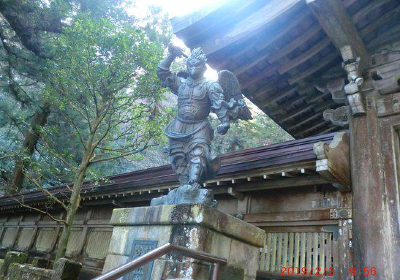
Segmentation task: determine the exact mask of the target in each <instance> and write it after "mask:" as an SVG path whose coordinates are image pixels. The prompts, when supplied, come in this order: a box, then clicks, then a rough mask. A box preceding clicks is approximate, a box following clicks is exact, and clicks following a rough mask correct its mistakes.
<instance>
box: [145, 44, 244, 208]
mask: <svg viewBox="0 0 400 280" xmlns="http://www.w3.org/2000/svg"><path fill="white" fill-rule="evenodd" d="M180 56H185V55H184V53H183V51H182V49H180V48H178V47H175V46H173V45H171V44H170V45H169V46H168V55H167V56H166V57H165V58H164V59H163V60H162V61H161V62H160V64H159V65H158V69H157V75H158V77H159V78H160V79H161V81H162V82H163V85H164V86H165V87H169V88H170V89H171V90H172V92H173V93H175V94H176V95H177V96H178V113H177V116H176V117H175V119H174V120H173V121H172V122H171V123H170V124H169V125H168V126H167V128H166V129H165V134H166V135H167V136H168V138H169V160H170V162H171V165H172V168H173V170H174V171H175V172H176V173H177V175H178V178H179V182H180V186H179V188H177V189H174V190H172V191H171V192H170V193H169V194H168V195H167V196H164V197H160V198H156V199H153V200H152V205H158V204H182V203H203V204H208V205H211V206H214V205H215V204H216V202H215V200H214V199H213V195H212V191H211V190H207V189H201V186H202V185H203V183H204V182H205V181H206V180H208V179H211V178H212V177H214V176H215V175H216V174H217V172H218V170H219V167H220V161H219V159H218V158H216V157H214V156H212V155H211V141H212V139H213V137H214V130H213V129H212V127H211V125H210V122H209V121H208V116H209V114H210V112H211V111H212V112H214V113H215V114H216V115H217V116H218V118H219V120H220V122H221V124H220V125H219V126H218V127H217V132H218V133H220V134H225V133H226V132H227V131H228V129H229V128H230V122H231V121H233V120H237V119H243V120H248V119H250V118H251V114H250V111H249V109H248V108H247V106H246V104H245V102H244V100H243V96H242V94H241V92H240V86H239V82H238V80H237V79H236V77H235V76H234V75H233V74H232V73H231V72H229V71H221V72H219V75H218V81H211V80H209V79H207V78H205V77H204V73H205V71H206V70H207V65H206V62H207V57H206V56H205V54H204V53H203V51H202V50H201V49H200V48H197V49H194V50H192V52H191V55H190V57H187V60H186V72H185V73H186V75H183V76H180V75H177V74H176V73H173V72H171V71H170V67H171V64H172V62H173V61H174V60H175V58H177V57H180Z"/></svg>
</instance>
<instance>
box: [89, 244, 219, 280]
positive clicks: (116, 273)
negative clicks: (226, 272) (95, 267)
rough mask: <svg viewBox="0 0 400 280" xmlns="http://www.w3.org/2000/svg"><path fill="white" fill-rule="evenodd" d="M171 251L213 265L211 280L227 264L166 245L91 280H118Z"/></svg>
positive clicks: (177, 246) (201, 254)
mask: <svg viewBox="0 0 400 280" xmlns="http://www.w3.org/2000/svg"><path fill="white" fill-rule="evenodd" d="M171 251H177V252H181V253H182V254H183V255H184V256H186V257H189V258H192V259H197V260H201V261H206V262H209V263H214V269H213V274H212V280H218V277H219V269H220V265H221V264H226V263H227V260H226V259H224V258H219V257H216V256H213V255H211V254H208V253H205V252H201V251H196V250H193V249H188V248H185V247H182V246H179V245H175V244H171V243H167V244H165V245H163V246H160V247H158V248H156V249H154V250H152V251H150V252H148V253H147V254H144V255H143V256H140V257H139V258H137V259H134V260H133V261H130V262H128V263H126V264H124V265H121V266H120V267H117V268H115V269H113V270H110V271H108V272H106V273H105V274H102V275H100V276H98V277H96V278H93V279H92V280H113V279H118V278H119V277H121V276H124V275H125V274H127V273H129V272H131V271H132V270H135V269H136V268H138V267H140V266H142V265H145V264H147V263H148V262H150V261H152V260H154V259H155V258H158V257H161V256H163V255H165V254H168V253H169V252H171Z"/></svg>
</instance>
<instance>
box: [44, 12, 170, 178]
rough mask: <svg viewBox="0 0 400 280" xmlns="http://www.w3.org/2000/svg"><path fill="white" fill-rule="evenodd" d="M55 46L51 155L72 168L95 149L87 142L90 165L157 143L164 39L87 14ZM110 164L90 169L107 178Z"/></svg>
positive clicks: (49, 93)
mask: <svg viewBox="0 0 400 280" xmlns="http://www.w3.org/2000/svg"><path fill="white" fill-rule="evenodd" d="M55 43H56V46H57V52H56V54H55V57H54V58H53V59H52V60H50V61H49V63H48V70H49V72H51V73H52V78H51V79H50V82H49V83H48V85H47V87H46V100H47V102H49V103H50V104H52V107H53V111H54V113H55V115H56V116H57V120H54V119H53V120H52V121H51V122H50V123H51V125H49V126H47V127H46V128H45V131H44V137H43V140H42V142H43V143H44V144H43V146H42V148H43V149H44V150H46V153H47V154H53V156H56V157H57V158H58V160H59V161H61V162H62V163H63V164H64V165H66V166H65V167H66V169H67V171H69V170H71V169H72V170H73V167H76V166H77V164H79V163H80V162H81V159H82V156H83V154H84V153H85V151H86V150H87V149H90V147H88V146H87V145H88V141H92V145H93V148H94V153H93V155H92V158H91V161H90V163H89V164H91V163H98V162H104V161H107V160H108V159H113V160H114V159H115V160H116V159H118V158H119V157H121V156H122V157H126V160H132V159H137V158H138V155H137V154H139V153H140V152H141V151H143V150H144V149H145V148H147V147H148V146H152V145H156V144H157V143H158V142H159V140H160V135H161V130H162V127H163V126H164V125H165V121H164V118H163V117H162V114H160V108H159V103H160V102H161V99H162V91H161V88H160V83H159V81H158V78H157V76H156V74H155V69H156V66H157V64H158V61H159V60H160V58H161V56H162V47H161V46H160V45H159V44H157V43H156V42H151V41H150V40H149V38H148V37H147V36H146V33H145V32H144V31H143V30H142V29H141V28H139V27H135V26H126V25H115V24H114V23H112V22H111V21H110V20H108V19H106V18H103V19H98V20H93V19H92V18H91V17H90V16H87V15H82V16H81V17H80V18H78V19H76V21H75V22H74V24H73V25H72V26H70V27H67V28H66V29H65V31H64V33H63V34H62V35H61V36H60V37H58V38H57V39H56V41H55ZM63 136H64V137H63ZM65 136H67V137H65ZM91 137H92V138H93V139H91ZM64 140H65V141H64ZM66 169H65V168H64V169H62V170H66ZM105 169H107V165H106V164H103V165H100V167H95V166H94V167H93V168H92V169H91V171H92V172H93V175H95V174H96V173H97V175H105V174H104V173H103V171H104V170H105ZM60 170H61V169H60ZM72 170H71V171H72ZM54 171H57V170H53V172H51V173H52V174H54ZM62 173H64V172H60V175H61V174H62ZM107 173H109V172H107Z"/></svg>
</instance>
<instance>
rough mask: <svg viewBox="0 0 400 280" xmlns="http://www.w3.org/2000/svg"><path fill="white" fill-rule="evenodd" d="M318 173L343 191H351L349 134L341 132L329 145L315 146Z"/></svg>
mask: <svg viewBox="0 0 400 280" xmlns="http://www.w3.org/2000/svg"><path fill="white" fill-rule="evenodd" d="M314 153H315V154H316V155H317V158H318V160H317V162H316V171H317V172H318V173H319V174H320V175H321V176H322V177H324V178H325V179H327V180H328V181H330V182H332V185H333V186H335V187H336V188H338V189H339V190H341V191H350V189H351V177H350V142H349V135H348V133H347V132H339V133H337V134H336V135H335V137H334V138H333V140H332V142H331V143H330V144H329V145H328V144H326V143H324V142H318V143H316V144H314Z"/></svg>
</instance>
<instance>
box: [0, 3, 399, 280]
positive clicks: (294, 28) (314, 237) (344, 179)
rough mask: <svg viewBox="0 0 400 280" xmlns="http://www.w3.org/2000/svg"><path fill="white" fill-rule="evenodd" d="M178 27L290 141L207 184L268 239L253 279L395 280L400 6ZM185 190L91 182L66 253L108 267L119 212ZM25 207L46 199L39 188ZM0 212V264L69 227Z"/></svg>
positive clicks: (126, 177)
mask: <svg viewBox="0 0 400 280" xmlns="http://www.w3.org/2000/svg"><path fill="white" fill-rule="evenodd" d="M172 26H173V31H174V33H175V35H176V36H178V37H179V38H180V39H182V40H183V41H184V42H185V44H186V45H187V46H188V47H190V48H195V47H201V48H202V49H203V50H204V52H205V53H206V55H207V57H208V63H209V64H210V66H211V67H213V68H214V69H216V70H223V69H227V70H230V71H232V72H233V73H234V74H235V75H236V76H237V77H238V80H239V82H240V85H241V88H242V92H243V94H244V95H245V96H246V97H247V98H248V99H249V100H251V101H252V102H253V103H254V104H255V105H256V106H258V108H260V109H261V110H262V111H263V112H265V113H266V114H267V115H268V116H269V117H271V118H272V119H273V120H274V121H275V122H276V123H277V124H279V125H280V126H281V127H282V128H283V129H284V130H286V131H287V132H288V133H289V134H290V135H292V136H293V137H294V138H295V140H292V141H288V142H284V143H279V144H273V145H268V146H263V147H258V148H252V149H246V150H241V151H236V152H230V153H226V154H223V155H221V156H220V157H221V161H222V166H221V169H220V171H219V174H218V175H217V177H216V178H214V179H212V180H209V181H207V182H206V183H205V184H204V187H205V188H211V189H213V191H214V194H215V198H216V199H217V200H218V210H221V211H222V212H225V213H228V214H230V215H233V216H235V217H237V218H238V219H241V220H243V221H245V222H248V223H250V224H253V225H255V226H257V227H259V228H261V229H262V230H264V231H265V233H266V238H265V246H264V247H263V248H262V249H261V250H260V256H259V260H258V272H257V279H310V278H307V277H305V276H304V277H302V275H299V274H301V273H294V275H291V274H288V273H287V272H289V268H292V269H294V270H296V268H298V270H301V269H302V268H306V269H307V271H310V269H312V268H314V269H316V268H321V269H322V272H324V270H325V272H326V273H324V274H325V275H320V276H315V274H313V275H314V276H315V277H316V278H318V279H389V280H390V279H392V280H395V279H399V276H398V275H400V266H399V261H398V260H399V259H400V194H399V193H400V187H399V179H400V177H399V176H400V173H399V172H400V165H399V161H400V158H399V152H400V142H399V141H400V140H399V138H400V133H399V129H400V105H399V104H400V2H399V1H398V0H285V1H282V0H267V1H266V0H249V1H240V0H232V1H225V2H224V3H223V4H218V5H214V6H211V7H208V8H206V9H203V10H201V11H198V12H196V13H193V14H190V15H187V16H183V17H177V18H173V19H172ZM177 184H178V181H177V177H176V175H175V174H174V172H173V171H172V169H171V167H170V166H169V165H166V166H160V167H156V168H151V169H146V170H140V171H134V172H130V173H126V174H119V175H115V176H111V177H110V178H109V180H108V181H107V182H106V183H102V184H100V186H95V185H94V184H91V183H90V182H87V183H86V184H85V185H84V187H83V191H82V193H81V199H82V201H81V207H80V210H79V211H78V214H77V217H76V220H75V223H74V229H73V231H72V233H71V237H70V240H69V243H68V246H67V247H68V248H67V256H68V257H71V258H72V259H74V260H78V261H80V262H82V264H83V266H84V269H83V271H82V273H81V278H80V279H91V278H93V277H94V276H96V275H99V274H101V272H102V269H103V266H104V262H105V259H106V257H107V254H108V248H109V244H110V240H111V235H112V230H113V226H112V225H110V218H111V215H112V211H113V209H115V208H126V207H140V206H148V205H150V200H151V199H152V198H155V197H159V196H161V195H164V194H166V193H167V192H168V191H169V190H171V189H173V188H174V187H176V186H177ZM49 191H50V192H51V193H52V194H54V195H56V196H57V197H58V198H60V199H65V197H68V195H69V194H70V191H69V189H68V188H67V186H59V187H54V188H51V189H49ZM23 199H24V203H25V204H28V205H32V206H34V207H39V208H41V207H46V205H48V203H47V202H48V198H47V197H46V196H45V195H44V194H43V193H42V192H41V191H39V190H37V191H30V192H26V193H23ZM0 211H1V212H0V256H3V255H4V254H5V253H6V252H7V251H8V250H14V251H15V250H16V251H24V252H27V253H28V254H29V256H30V257H33V256H43V257H46V258H52V257H54V255H55V250H56V249H57V241H58V238H59V235H60V232H61V229H62V224H60V223H57V222H55V221H54V220H51V219H49V218H48V217H47V216H46V215H41V214H38V213H36V212H33V211H29V210H28V209H26V208H25V207H22V206H21V205H20V204H19V203H18V202H17V201H16V200H15V199H13V198H10V197H8V196H4V197H0ZM50 211H51V213H52V214H53V216H55V217H59V218H61V217H63V215H65V213H64V212H63V211H61V208H60V209H57V208H54V209H50ZM328 270H329V272H330V274H329V273H328ZM283 271H284V272H285V273H286V274H282V272H283ZM331 271H333V272H331ZM366 271H367V272H368V275H367V274H366ZM143 279H144V278H143Z"/></svg>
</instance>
